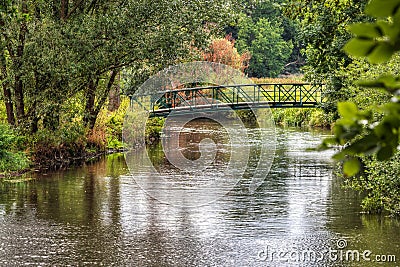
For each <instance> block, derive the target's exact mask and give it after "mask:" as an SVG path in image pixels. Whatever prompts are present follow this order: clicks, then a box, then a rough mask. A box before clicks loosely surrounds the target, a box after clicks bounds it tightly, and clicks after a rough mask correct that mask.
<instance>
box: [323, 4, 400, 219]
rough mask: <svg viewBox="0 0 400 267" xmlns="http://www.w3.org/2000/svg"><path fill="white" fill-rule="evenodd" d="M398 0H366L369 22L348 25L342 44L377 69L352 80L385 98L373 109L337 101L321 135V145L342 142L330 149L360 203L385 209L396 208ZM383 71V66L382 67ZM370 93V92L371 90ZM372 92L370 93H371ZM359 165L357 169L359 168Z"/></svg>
mask: <svg viewBox="0 0 400 267" xmlns="http://www.w3.org/2000/svg"><path fill="white" fill-rule="evenodd" d="M399 7H400V0H391V1H384V0H372V1H370V3H369V4H368V5H367V6H366V8H365V13H366V14H367V15H370V16H372V17H374V18H375V20H374V21H372V22H369V23H357V24H353V25H351V26H350V27H349V30H350V32H352V33H353V34H354V35H355V37H354V38H352V39H351V40H350V41H349V42H348V43H347V44H346V46H345V51H346V52H347V53H348V54H350V55H352V56H354V57H361V58H366V59H367V60H368V61H369V62H370V63H371V64H379V65H378V66H376V67H374V66H373V67H374V68H376V69H377V71H376V73H384V74H381V75H380V76H379V77H378V78H375V79H372V80H362V81H359V82H358V85H359V86H361V87H363V88H365V90H368V91H370V90H371V88H374V89H375V90H376V89H379V90H380V91H382V92H383V93H380V94H379V96H380V99H379V98H378V101H382V102H386V103H384V104H383V105H381V106H379V108H378V112H377V111H376V110H371V109H370V108H366V109H360V108H359V107H358V106H357V105H356V104H355V103H354V102H351V101H349V102H341V103H339V104H338V110H339V113H340V116H341V118H340V119H339V120H338V121H337V123H336V125H335V127H334V137H332V138H328V139H326V140H324V143H323V145H322V148H328V147H330V146H331V145H342V146H344V148H343V149H342V150H341V151H340V152H339V153H337V154H336V155H335V158H336V159H338V160H342V161H344V164H343V171H344V174H345V175H346V176H348V177H351V176H354V177H353V178H350V179H348V180H347V183H348V184H349V185H350V187H351V188H355V189H358V190H360V191H366V192H368V195H367V197H366V198H364V200H363V207H364V208H365V209H366V210H368V211H372V212H381V211H383V210H387V211H389V212H391V213H393V214H400V199H399V197H398V194H399V190H398V189H399V186H400V179H399V175H398V170H399V166H398V159H399V155H400V153H399V152H398V147H399V134H400V102H399V98H400V76H399V72H398V67H399V66H398V64H399V63H398V58H399V55H398V53H397V52H398V51H399V50H400V26H399V25H400V9H399ZM385 71H389V72H386V73H385ZM375 95H376V94H375ZM372 96H373V95H372ZM361 166H363V168H364V170H363V173H359V171H360V169H361Z"/></svg>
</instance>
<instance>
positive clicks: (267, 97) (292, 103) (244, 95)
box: [130, 83, 325, 117]
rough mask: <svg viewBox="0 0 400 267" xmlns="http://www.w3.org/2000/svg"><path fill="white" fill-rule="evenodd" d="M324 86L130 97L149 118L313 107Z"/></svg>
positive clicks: (191, 90)
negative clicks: (172, 113) (207, 112)
mask: <svg viewBox="0 0 400 267" xmlns="http://www.w3.org/2000/svg"><path fill="white" fill-rule="evenodd" d="M324 90H325V85H323V84H310V83H286V84H277V83H262V84H235V85H219V86H202V87H193V88H182V89H175V90H165V91H162V92H158V93H156V94H147V95H133V96H130V99H131V105H132V106H133V105H134V104H138V105H140V107H141V108H144V109H145V110H147V111H149V112H150V117H166V116H168V115H169V114H170V113H171V112H182V113H187V112H196V111H200V112H201V111H210V110H215V111H219V110H224V109H234V110H240V109H253V108H255V109H257V108H317V107H320V105H321V104H322V103H323V102H324V94H323V92H324Z"/></svg>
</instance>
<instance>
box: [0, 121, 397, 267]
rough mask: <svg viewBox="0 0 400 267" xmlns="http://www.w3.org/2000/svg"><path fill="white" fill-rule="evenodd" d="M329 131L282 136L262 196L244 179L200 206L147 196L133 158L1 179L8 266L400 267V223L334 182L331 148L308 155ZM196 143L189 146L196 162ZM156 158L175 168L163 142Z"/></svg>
mask: <svg viewBox="0 0 400 267" xmlns="http://www.w3.org/2000/svg"><path fill="white" fill-rule="evenodd" d="M214 130H215V129H214ZM191 134H193V132H192V133H191ZM325 135H326V133H324V132H310V131H303V130H299V129H292V128H287V129H277V150H276V156H275V159H274V163H273V165H272V168H271V171H270V172H269V174H268V176H267V177H266V179H265V181H264V183H263V184H262V185H261V187H260V188H258V190H257V191H256V192H255V193H250V192H249V191H248V190H247V188H246V183H247V182H246V180H245V181H241V182H240V183H239V184H238V185H237V186H236V187H235V188H234V189H233V190H232V191H230V192H229V193H228V194H227V195H225V196H223V197H222V198H220V199H218V200H216V201H214V202H212V203H210V204H208V205H203V206H200V207H196V208H190V209H189V208H176V207H172V206H170V205H166V204H162V203H160V202H159V201H157V200H156V199H153V198H152V197H150V196H149V195H147V194H146V193H145V192H143V191H142V190H141V188H140V187H139V186H138V185H137V183H136V182H135V179H134V178H133V177H131V176H130V175H129V170H128V168H127V166H126V163H125V158H124V155H123V154H113V155H109V156H106V157H104V158H102V159H101V160H99V161H96V162H93V163H87V164H86V165H84V166H80V167H74V168H70V169H68V170H64V171H52V172H51V171H49V172H47V173H42V172H41V173H33V174H30V175H31V176H32V178H34V179H33V180H31V181H28V182H24V183H17V182H2V183H0V265H1V266H21V265H27V266H29V265H31V266H67V265H69V266H77V265H79V266H82V265H86V266H93V265H105V266H110V265H116V266H377V260H385V261H391V262H385V263H382V264H380V265H378V266H398V265H399V263H400V238H399V236H400V222H399V221H398V220H397V219H393V218H389V217H384V216H372V215H366V214H361V213H360V211H361V209H360V197H359V196H358V194H357V193H354V192H352V191H346V190H344V189H343V188H342V187H341V179H340V178H337V177H335V176H334V175H333V171H332V170H333V167H334V163H333V162H332V160H331V155H332V153H333V152H330V151H327V152H313V151H307V150H306V148H309V147H314V146H316V145H317V144H319V142H320V140H321V138H323V137H324V136H325ZM197 139H198V138H189V139H188V140H189V141H188V142H186V143H185V145H186V146H187V147H188V148H190V149H188V150H187V151H189V152H187V151H186V152H185V153H188V154H187V156H188V158H190V157H191V156H192V157H194V158H195V157H196V153H198V152H196V147H195V146H193V143H191V141H193V140H194V141H193V142H197V141H198V140H197ZM190 151H191V152H190ZM136 153H137V155H138V156H139V158H140V155H141V153H142V154H143V153H146V150H143V149H142V150H138V151H137V152H136ZM148 153H149V155H151V157H152V158H153V162H154V164H155V166H156V167H157V168H158V169H164V170H165V169H167V170H168V169H171V166H170V164H169V163H168V162H167V161H166V160H165V159H164V155H163V153H162V147H161V145H160V144H159V145H155V146H153V147H151V148H149V149H148ZM222 158H223V157H222ZM250 161H251V159H250ZM138 164H140V162H138ZM166 173H168V172H166ZM368 251H370V253H369V252H368ZM376 256H378V257H376ZM393 256H396V260H397V263H396V262H393V261H394V257H393Z"/></svg>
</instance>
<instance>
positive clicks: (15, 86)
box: [0, 0, 234, 133]
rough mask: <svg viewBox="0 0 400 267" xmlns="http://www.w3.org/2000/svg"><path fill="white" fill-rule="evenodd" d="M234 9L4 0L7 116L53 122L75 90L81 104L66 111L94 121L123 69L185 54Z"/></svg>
mask: <svg viewBox="0 0 400 267" xmlns="http://www.w3.org/2000/svg"><path fill="white" fill-rule="evenodd" d="M232 12H233V13H234V10H233V5H232V3H231V2H229V1H190V2H186V1H173V2H170V1H164V0H157V1H118V0H117V1H111V2H110V1H64V0H61V1H30V0H18V1H17V0H16V1H7V2H6V5H4V6H2V9H1V16H0V25H1V26H2V29H3V30H2V34H1V36H0V47H1V54H0V59H1V62H2V64H1V66H2V72H1V74H2V78H1V80H2V87H3V93H4V101H5V105H6V107H7V116H8V122H9V123H10V124H16V125H17V126H18V127H20V129H21V130H24V131H29V132H33V133H34V132H37V131H38V129H39V128H41V127H42V128H47V129H49V130H55V129H57V128H58V125H59V124H60V123H61V124H62V123H66V122H65V121H61V118H60V116H61V115H62V114H61V113H62V109H63V108H65V104H66V102H67V101H68V99H70V98H71V97H74V96H76V95H77V94H79V93H81V97H82V99H81V100H82V102H83V103H84V104H85V105H84V110H83V111H82V113H81V114H76V115H73V116H71V117H70V118H66V119H69V120H70V121H71V120H73V119H76V118H79V117H81V118H82V119H83V122H84V124H85V125H86V126H87V127H89V128H90V129H93V127H94V125H95V122H96V119H97V116H98V114H99V112H100V110H101V108H102V107H103V105H104V103H105V102H106V100H107V97H108V95H109V92H110V91H111V90H112V88H113V87H115V85H116V81H117V80H118V75H119V73H120V72H121V70H122V69H124V68H130V67H132V68H135V69H141V68H145V67H148V66H150V68H151V69H152V70H153V71H156V70H158V69H160V68H162V67H163V66H166V65H168V64H172V63H175V62H178V61H181V60H185V58H186V54H187V52H188V51H189V50H190V48H191V47H193V46H194V47H204V46H205V45H206V44H207V40H209V39H210V36H212V34H214V33H215V32H216V31H217V30H218V29H219V28H222V27H223V25H225V24H226V23H227V20H228V14H229V13H232ZM14 114H15V116H14Z"/></svg>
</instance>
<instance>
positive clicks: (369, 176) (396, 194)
mask: <svg viewBox="0 0 400 267" xmlns="http://www.w3.org/2000/svg"><path fill="white" fill-rule="evenodd" d="M363 164H364V173H363V174H362V175H360V176H359V177H355V178H349V179H348V180H346V184H347V186H348V187H350V188H352V189H355V190H358V191H360V192H365V193H367V196H366V197H365V198H364V199H363V201H362V207H363V209H364V210H365V211H366V212H368V213H381V212H389V213H390V214H396V215H400V152H398V153H397V154H396V155H395V156H394V157H393V158H391V159H390V160H388V161H377V160H376V159H375V158H373V157H368V158H367V157H364V158H363Z"/></svg>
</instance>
